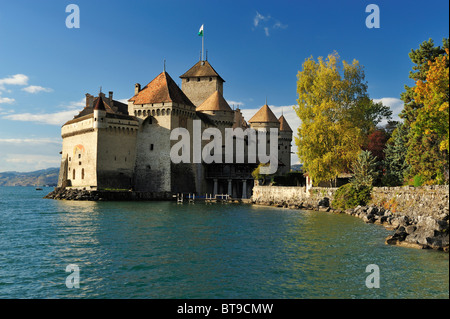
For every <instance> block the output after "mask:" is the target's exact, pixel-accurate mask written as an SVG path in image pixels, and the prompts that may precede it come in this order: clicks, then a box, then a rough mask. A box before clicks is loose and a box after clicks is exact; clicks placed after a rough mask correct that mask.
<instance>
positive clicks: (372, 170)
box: [350, 151, 377, 189]
mask: <svg viewBox="0 0 450 319" xmlns="http://www.w3.org/2000/svg"><path fill="white" fill-rule="evenodd" d="M376 165H377V159H376V158H375V157H374V156H373V155H372V153H371V152H370V151H361V152H360V153H359V155H358V158H357V159H356V161H355V162H354V163H353V165H352V173H353V177H352V179H351V180H350V183H351V184H352V185H353V186H354V187H355V188H356V189H360V188H362V187H372V185H373V181H374V179H375V178H376V175H377V172H376Z"/></svg>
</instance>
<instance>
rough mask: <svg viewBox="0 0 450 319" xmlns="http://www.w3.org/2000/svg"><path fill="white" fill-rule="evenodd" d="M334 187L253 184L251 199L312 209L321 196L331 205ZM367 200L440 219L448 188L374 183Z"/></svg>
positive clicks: (411, 214)
mask: <svg viewBox="0 0 450 319" xmlns="http://www.w3.org/2000/svg"><path fill="white" fill-rule="evenodd" d="M336 190H337V188H327V187H313V188H311V189H310V190H309V192H307V191H306V187H283V186H255V187H254V188H253V196H252V202H253V203H255V204H266V205H275V206H279V205H281V206H292V205H297V206H303V207H305V208H311V209H315V208H317V207H318V206H320V204H321V203H324V202H323V200H324V199H325V202H326V201H329V203H330V205H329V206H331V208H333V207H332V205H331V202H332V201H333V197H334V193H335V192H336ZM321 201H322V202H321ZM324 204H325V203H324ZM370 204H371V205H375V206H378V207H383V208H385V209H388V210H390V211H392V212H393V213H401V214H403V215H406V216H409V217H418V216H430V217H433V218H436V219H443V217H444V216H445V215H448V213H449V188H448V186H423V187H409V186H404V187H374V188H373V191H372V201H371V203H370ZM324 206H327V205H324Z"/></svg>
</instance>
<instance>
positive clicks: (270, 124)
mask: <svg viewBox="0 0 450 319" xmlns="http://www.w3.org/2000/svg"><path fill="white" fill-rule="evenodd" d="M248 123H250V127H251V128H252V129H255V130H268V129H271V128H277V129H279V128H280V122H279V121H278V119H277V117H276V116H275V114H273V112H272V110H271V109H270V107H269V106H268V105H267V104H265V105H263V106H262V107H261V108H260V109H259V110H258V112H256V114H255V115H253V117H252V118H251V119H250V120H249V121H248Z"/></svg>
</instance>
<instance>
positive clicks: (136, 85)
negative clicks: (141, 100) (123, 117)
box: [134, 83, 141, 95]
mask: <svg viewBox="0 0 450 319" xmlns="http://www.w3.org/2000/svg"><path fill="white" fill-rule="evenodd" d="M140 91H141V85H140V84H139V83H136V84H135V85H134V95H136V94H138V93H139V92H140Z"/></svg>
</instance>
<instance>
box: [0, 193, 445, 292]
mask: <svg viewBox="0 0 450 319" xmlns="http://www.w3.org/2000/svg"><path fill="white" fill-rule="evenodd" d="M51 190H52V189H51V188H44V190H43V191H36V190H35V189H34V188H29V187H0V298H237V299H244V298H277V299H280V298H289V299H293V298H449V255H448V254H445V253H442V252H436V251H423V250H415V249H409V248H403V247H392V246H387V245H385V244H384V239H385V237H386V236H388V235H389V234H391V232H390V231H387V230H385V229H384V228H383V227H382V226H378V225H373V224H365V223H364V222H363V221H362V220H360V219H358V218H355V217H352V216H348V215H334V214H330V213H323V212H307V211H301V210H287V209H278V208H271V207H259V206H251V205H240V204H200V203H196V204H187V203H185V204H177V203H174V202H69V201H54V200H48V199H42V197H43V196H44V195H46V194H47V193H48V192H50V191H51ZM69 264H76V265H77V266H78V267H79V270H80V272H79V276H80V287H79V288H72V289H69V288H67V287H66V277H67V276H69V275H70V273H68V272H66V267H67V265H69ZM369 264H376V265H377V266H378V267H379V269H380V288H372V289H369V288H367V287H366V284H365V281H366V277H367V276H369V275H370V274H371V273H367V272H366V266H367V265H369Z"/></svg>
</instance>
